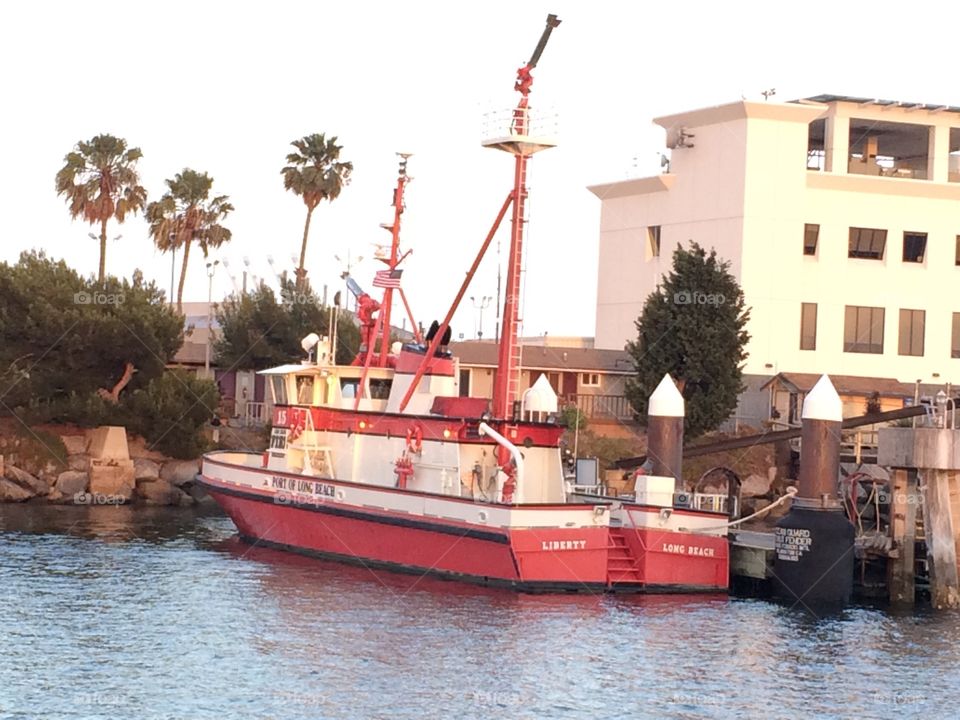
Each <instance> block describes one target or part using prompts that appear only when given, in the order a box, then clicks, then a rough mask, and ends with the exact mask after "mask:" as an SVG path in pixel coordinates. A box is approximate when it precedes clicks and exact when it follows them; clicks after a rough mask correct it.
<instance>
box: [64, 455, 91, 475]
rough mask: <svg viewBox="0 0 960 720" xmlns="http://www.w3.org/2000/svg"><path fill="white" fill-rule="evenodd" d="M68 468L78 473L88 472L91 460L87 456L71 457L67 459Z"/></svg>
mask: <svg viewBox="0 0 960 720" xmlns="http://www.w3.org/2000/svg"><path fill="white" fill-rule="evenodd" d="M67 466H68V467H69V468H70V469H71V470H76V471H77V472H87V471H88V470H89V469H90V458H88V457H87V456H86V455H71V456H70V457H68V458H67Z"/></svg>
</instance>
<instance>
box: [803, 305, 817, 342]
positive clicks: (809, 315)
mask: <svg viewBox="0 0 960 720" xmlns="http://www.w3.org/2000/svg"><path fill="white" fill-rule="evenodd" d="M800 349H801V350H816V349H817V304H816V303H801V304H800Z"/></svg>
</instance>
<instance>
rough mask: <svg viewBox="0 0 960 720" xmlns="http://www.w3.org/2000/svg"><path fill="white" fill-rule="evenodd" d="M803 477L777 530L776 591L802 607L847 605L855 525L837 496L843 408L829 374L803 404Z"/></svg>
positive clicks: (850, 583) (800, 478) (801, 465)
mask: <svg viewBox="0 0 960 720" xmlns="http://www.w3.org/2000/svg"><path fill="white" fill-rule="evenodd" d="M802 419H803V426H802V428H801V440H800V476H799V478H798V482H797V495H796V497H795V498H794V499H793V502H792V505H791V508H790V512H789V513H788V514H787V515H786V516H785V517H784V518H783V519H781V520H780V521H779V522H778V523H777V526H776V531H775V532H776V535H775V548H776V556H775V558H774V589H775V592H776V594H777V595H778V596H779V597H780V598H781V599H783V600H785V601H787V602H788V603H791V604H796V605H798V606H801V607H807V608H812V607H815V606H824V605H844V604H846V603H847V602H849V600H850V596H851V595H852V594H853V536H854V533H853V525H851V524H850V521H849V520H848V519H847V517H846V513H845V511H844V509H843V504H842V503H841V502H840V499H839V497H838V492H837V483H838V478H839V474H840V431H841V427H842V422H843V403H842V402H841V400H840V396H839V395H838V394H837V391H836V389H835V388H834V387H833V383H832V382H830V378H829V377H827V376H826V375H823V376H821V378H820V379H819V380H818V381H817V384H816V385H814V386H813V388H812V389H811V390H810V392H809V393H808V394H807V397H806V399H805V400H804V403H803V414H802Z"/></svg>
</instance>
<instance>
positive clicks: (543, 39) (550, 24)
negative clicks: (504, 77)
mask: <svg viewBox="0 0 960 720" xmlns="http://www.w3.org/2000/svg"><path fill="white" fill-rule="evenodd" d="M559 24H560V19H559V18H557V16H556V15H547V26H546V27H545V28H544V29H543V35H541V36H540V42H538V43H537V47H536V48H534V50H533V55H531V56H530V62H528V63H527V67H528V68H529V69H531V70H533V69H534V68H535V67H536V66H537V63H538V62H540V56H541V55H542V54H543V49H544V48H545V47H546V46H547V40H549V39H550V33H552V32H553V29H554V28H555V27H557V25H559Z"/></svg>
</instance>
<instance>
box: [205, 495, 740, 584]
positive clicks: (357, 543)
mask: <svg viewBox="0 0 960 720" xmlns="http://www.w3.org/2000/svg"><path fill="white" fill-rule="evenodd" d="M201 482H202V484H203V485H204V486H205V488H206V489H207V491H208V492H209V493H210V494H211V495H212V496H213V498H214V499H215V500H216V501H217V502H218V503H219V504H220V505H221V506H222V507H223V509H224V510H225V511H226V512H227V514H228V515H229V516H230V518H231V519H232V520H233V522H234V523H235V524H236V526H237V528H238V530H239V531H240V535H241V537H243V538H244V539H245V540H247V541H249V542H255V543H256V544H258V545H266V546H272V547H277V548H281V549H285V550H291V551H294V552H298V553H302V554H307V555H315V556H318V557H324V558H330V559H334V560H339V561H344V562H350V563H352V564H357V565H362V566H366V567H370V568H386V569H389V570H394V571H400V572H408V573H416V574H429V575H434V576H439V577H444V578H448V579H454V580H460V581H466V582H471V583H479V584H482V585H492V586H504V587H509V588H512V589H514V590H519V591H523V592H602V591H617V592H670V593H679V592H698V593H702V592H724V591H725V590H726V588H727V543H726V539H725V538H716V537H711V538H706V537H703V536H694V535H687V534H683V533H676V532H671V533H668V534H669V536H670V543H671V544H672V545H677V546H679V545H680V544H684V547H693V546H694V544H695V546H697V547H709V548H710V555H709V557H702V556H698V557H696V558H692V557H680V556H678V555H677V554H676V553H675V552H674V553H664V552H662V551H661V550H660V548H659V546H655V542H654V538H653V536H650V537H646V536H643V535H641V533H644V531H634V530H623V529H619V528H609V527H606V526H599V527H575V528H564V527H557V528H553V527H551V528H509V529H507V528H499V527H485V526H477V525H469V524H465V523H464V524H460V523H455V522H450V521H444V520H441V519H439V518H429V517H416V516H411V515H409V514H406V513H391V512H388V511H383V510H379V509H378V510H372V509H368V508H355V507H354V508H348V507H343V506H338V505H334V504H318V503H303V504H300V503H295V502H285V503H282V504H281V503H278V502H276V501H275V499H273V498H270V497H266V496H264V495H261V494H259V493H256V492H250V491H248V490H245V489H241V488H237V487H231V486H224V485H223V484H221V483H219V482H215V481H213V482H211V481H210V480H209V479H208V478H201ZM615 534H622V535H624V536H625V537H626V538H627V545H628V547H629V550H627V551H626V553H627V556H628V557H630V560H629V562H630V564H631V565H632V568H633V569H631V570H630V571H629V572H627V573H624V572H621V571H618V570H617V568H615V567H614V565H613V564H612V563H613V562H615V561H613V560H612V557H613V555H615V554H616V552H617V550H619V549H620V548H621V547H622V545H623V543H620V547H618V545H617V544H616V543H615V542H614V538H613V535H615ZM661 534H663V533H661ZM644 538H645V539H644Z"/></svg>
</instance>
